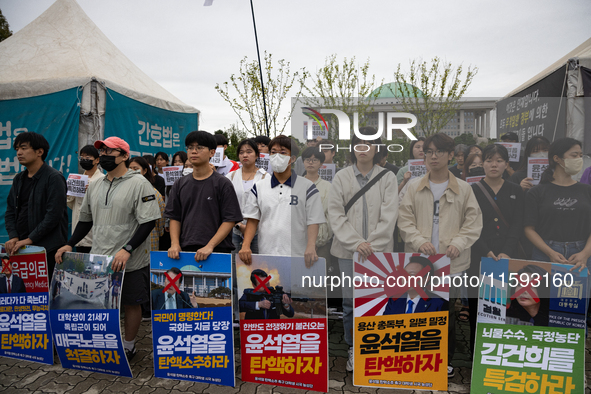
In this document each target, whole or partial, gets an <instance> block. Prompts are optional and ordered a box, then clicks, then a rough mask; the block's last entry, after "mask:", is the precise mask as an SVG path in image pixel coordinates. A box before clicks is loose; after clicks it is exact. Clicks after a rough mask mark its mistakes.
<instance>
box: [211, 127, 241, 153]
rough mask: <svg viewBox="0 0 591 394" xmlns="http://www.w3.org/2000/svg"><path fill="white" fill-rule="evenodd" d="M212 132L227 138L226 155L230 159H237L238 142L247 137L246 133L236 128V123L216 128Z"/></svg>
mask: <svg viewBox="0 0 591 394" xmlns="http://www.w3.org/2000/svg"><path fill="white" fill-rule="evenodd" d="M214 134H223V135H224V136H225V137H226V138H227V139H228V142H229V144H228V148H227V149H226V156H228V157H229V158H230V160H234V161H238V152H237V148H238V144H239V143H240V141H242V140H243V139H245V138H248V133H247V132H246V131H244V130H240V129H239V128H238V124H233V125H230V127H228V128H227V129H225V130H217V131H215V132H214Z"/></svg>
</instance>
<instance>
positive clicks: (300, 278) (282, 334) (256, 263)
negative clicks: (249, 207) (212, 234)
mask: <svg viewBox="0 0 591 394" xmlns="http://www.w3.org/2000/svg"><path fill="white" fill-rule="evenodd" d="M325 265H326V262H325V260H324V259H322V258H321V259H319V260H318V261H317V262H316V263H314V265H313V266H312V267H310V268H306V265H305V263H304V258H303V257H290V256H266V255H252V264H251V265H248V266H247V265H245V264H244V263H243V262H242V261H241V260H240V258H239V257H238V256H236V277H237V285H238V294H239V295H240V300H239V306H240V308H239V310H240V339H241V341H240V343H241V355H242V357H241V361H242V380H243V381H246V382H254V383H263V384H269V385H273V386H284V387H294V388H300V389H304V390H310V391H320V392H328V320H327V316H326V287H325V286H324V285H323V284H322V283H321V282H322V278H324V277H325V275H326V274H325V269H326V268H325ZM292 278H293V279H294V280H292Z"/></svg>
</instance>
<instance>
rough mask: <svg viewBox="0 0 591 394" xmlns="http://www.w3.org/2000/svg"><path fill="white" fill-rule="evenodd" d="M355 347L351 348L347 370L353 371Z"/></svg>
mask: <svg viewBox="0 0 591 394" xmlns="http://www.w3.org/2000/svg"><path fill="white" fill-rule="evenodd" d="M353 358H354V355H353V348H352V347H350V348H349V359H348V360H347V371H349V372H353Z"/></svg>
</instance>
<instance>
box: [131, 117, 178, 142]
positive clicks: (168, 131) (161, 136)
mask: <svg viewBox="0 0 591 394" xmlns="http://www.w3.org/2000/svg"><path fill="white" fill-rule="evenodd" d="M138 124H139V127H140V129H139V131H138V134H139V143H140V145H143V146H153V147H158V148H160V147H162V148H173V147H174V148H178V147H180V146H181V145H180V142H181V136H180V134H179V133H173V130H172V127H166V126H158V124H156V123H154V124H150V123H149V122H142V121H141V120H138Z"/></svg>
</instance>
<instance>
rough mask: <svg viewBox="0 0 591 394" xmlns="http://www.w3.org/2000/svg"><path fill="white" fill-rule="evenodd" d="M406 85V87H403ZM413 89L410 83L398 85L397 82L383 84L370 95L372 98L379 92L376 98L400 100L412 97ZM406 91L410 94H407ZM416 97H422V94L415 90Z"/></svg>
mask: <svg viewBox="0 0 591 394" xmlns="http://www.w3.org/2000/svg"><path fill="white" fill-rule="evenodd" d="M405 85H406V86H405ZM414 88H415V87H414V86H413V85H411V84H410V83H407V84H400V83H398V82H390V83H385V84H383V85H382V86H380V87H379V88H377V89H376V90H374V91H373V92H372V93H371V94H372V96H373V95H374V94H376V93H378V92H379V94H378V95H377V98H401V97H414V94H413V93H412V92H413V89H414ZM407 91H408V92H409V93H410V94H407ZM417 97H423V92H422V91H421V90H420V89H419V88H417Z"/></svg>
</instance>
